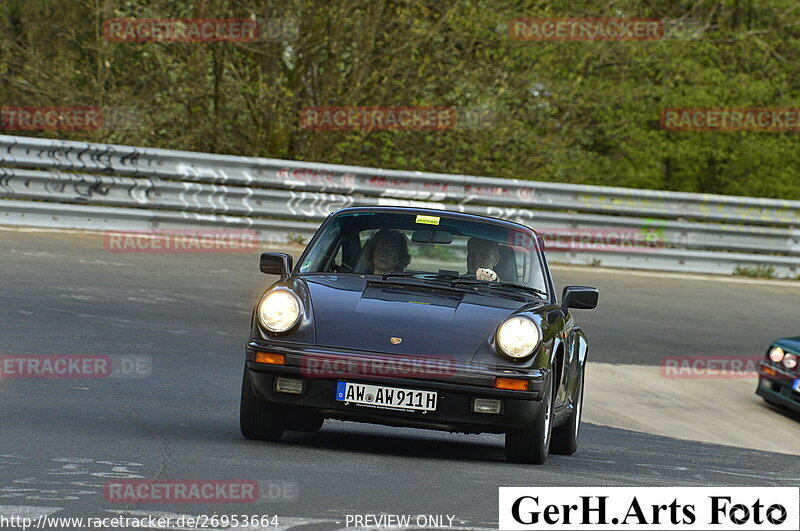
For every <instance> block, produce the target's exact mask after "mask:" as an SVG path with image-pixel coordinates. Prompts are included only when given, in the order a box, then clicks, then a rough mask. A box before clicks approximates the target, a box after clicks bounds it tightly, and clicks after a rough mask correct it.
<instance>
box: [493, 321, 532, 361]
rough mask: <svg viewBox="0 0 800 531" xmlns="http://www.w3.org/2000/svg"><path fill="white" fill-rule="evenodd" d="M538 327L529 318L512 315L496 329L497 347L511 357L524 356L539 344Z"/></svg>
mask: <svg viewBox="0 0 800 531" xmlns="http://www.w3.org/2000/svg"><path fill="white" fill-rule="evenodd" d="M539 340H541V335H540V334H539V328H538V327H537V326H536V324H535V323H534V322H533V321H531V320H530V319H526V318H524V317H512V318H511V319H509V320H507V321H506V322H504V323H503V324H501V325H500V328H498V329H497V347H498V348H499V349H500V351H501V352H502V353H503V354H506V355H507V356H510V357H512V358H517V359H519V358H524V357H526V356H529V355H530V354H531V352H533V351H534V349H535V348H536V347H537V346H538V345H539Z"/></svg>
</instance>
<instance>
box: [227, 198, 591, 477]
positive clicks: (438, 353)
mask: <svg viewBox="0 0 800 531" xmlns="http://www.w3.org/2000/svg"><path fill="white" fill-rule="evenodd" d="M261 271H263V272H264V273H268V274H275V275H279V276H280V280H278V281H277V282H275V283H274V284H273V285H271V286H270V287H269V288H267V289H266V290H265V292H264V293H263V295H262V296H261V298H260V300H259V302H258V304H257V305H256V307H255V308H254V311H253V318H252V326H251V333H250V340H249V342H248V343H247V347H246V363H245V368H244V378H243V381H242V401H241V411H240V413H241V415H240V424H241V430H242V434H243V435H244V436H245V437H247V438H250V439H258V440H276V439H278V438H279V437H280V436H281V435H282V434H283V432H284V431H285V430H302V431H316V430H318V429H319V428H320V427H321V426H322V423H323V421H324V419H326V418H333V419H341V420H351V421H360V422H371V423H379V424H386V425H394V426H409V427H418V428H430V429H439V430H448V431H453V432H466V433H481V432H491V433H503V434H505V436H506V455H507V457H508V459H509V460H511V461H514V462H524V463H542V462H544V460H545V458H546V457H547V454H548V453H558V454H572V453H574V452H575V450H576V449H577V441H578V432H579V428H580V420H581V407H582V401H583V385H584V384H583V382H584V367H585V364H586V356H587V350H588V343H587V339H586V335H585V334H584V333H583V331H582V330H581V329H580V328H579V327H578V326H577V324H576V323H575V321H574V320H573V316H572V313H571V310H572V309H591V308H594V307H595V306H596V305H597V299H598V292H597V290H596V289H594V288H589V287H582V286H570V287H567V288H565V289H564V292H563V294H562V296H561V300H560V301H559V300H558V298H557V297H556V294H555V288H554V284H553V279H552V277H551V275H550V270H549V267H548V265H547V260H546V258H545V254H544V243H543V241H542V239H541V237H540V236H539V235H538V234H537V233H536V232H534V231H533V230H531V229H530V228H528V227H525V226H523V225H519V224H517V223H512V222H508V221H502V220H498V219H492V218H487V217H481V216H475V215H469V214H462V213H454V212H447V211H442V210H428V209H413V208H399V207H384V208H348V209H344V210H340V211H338V212H335V213H333V214H331V215H330V216H329V217H328V218H327V219H326V220H325V222H324V223H323V224H322V225H321V227H320V228H319V230H318V231H317V233H316V234H315V235H314V237H313V238H312V240H311V241H310V242H309V244H308V246H307V247H306V249H305V251H304V252H303V253H302V255H301V256H300V258H299V261H298V264H297V266H296V267H292V257H291V256H290V255H288V254H283V253H263V254H262V255H261Z"/></svg>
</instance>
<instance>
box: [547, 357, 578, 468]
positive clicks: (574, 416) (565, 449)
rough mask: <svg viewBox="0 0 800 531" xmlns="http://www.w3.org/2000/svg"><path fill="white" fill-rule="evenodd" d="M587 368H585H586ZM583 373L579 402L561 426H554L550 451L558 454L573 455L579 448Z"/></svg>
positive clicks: (576, 401)
mask: <svg viewBox="0 0 800 531" xmlns="http://www.w3.org/2000/svg"><path fill="white" fill-rule="evenodd" d="M584 370H585V369H584ZM583 380H584V377H583V373H581V383H580V386H579V387H578V391H577V393H578V396H577V398H576V399H575V403H576V404H577V405H576V407H575V409H573V410H572V413H570V415H569V418H568V419H567V420H566V422H564V423H563V424H561V425H560V426H558V427H556V428H553V438H552V441H551V442H550V453H551V454H556V455H572V454H574V453H575V452H576V451H577V450H578V435H579V433H580V429H581V413H582V412H583Z"/></svg>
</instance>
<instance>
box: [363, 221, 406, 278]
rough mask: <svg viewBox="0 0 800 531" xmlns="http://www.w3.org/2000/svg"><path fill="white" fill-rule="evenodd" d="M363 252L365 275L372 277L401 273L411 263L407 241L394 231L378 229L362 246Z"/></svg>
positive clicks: (403, 236)
mask: <svg viewBox="0 0 800 531" xmlns="http://www.w3.org/2000/svg"><path fill="white" fill-rule="evenodd" d="M363 252H364V262H365V263H366V266H367V273H372V274H374V275H385V274H387V273H402V272H403V270H404V268H405V267H406V266H407V265H408V264H409V263H411V255H410V254H409V253H408V240H407V239H406V237H405V235H403V233H401V232H398V231H396V230H390V229H380V230H379V231H378V232H376V233H375V234H373V235H372V236H371V237H370V238H369V240H367V242H366V243H365V244H364V250H363Z"/></svg>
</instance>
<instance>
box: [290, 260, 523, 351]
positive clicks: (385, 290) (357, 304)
mask: <svg viewBox="0 0 800 531" xmlns="http://www.w3.org/2000/svg"><path fill="white" fill-rule="evenodd" d="M303 280H304V283H305V285H306V287H307V289H308V291H309V295H310V298H311V304H312V307H313V315H314V326H315V332H316V340H317V344H318V345H319V346H324V347H334V348H345V349H355V350H365V351H370V352H384V353H390V354H402V355H423V356H425V355H427V356H447V357H451V358H453V359H456V360H466V361H468V360H470V359H472V356H473V354H475V352H476V350H477V349H478V347H480V345H481V344H482V343H483V342H484V341H485V340H486V338H487V336H488V335H489V334H490V333H491V332H492V331H493V330H494V328H495V327H496V326H497V325H498V324H499V323H500V322H501V321H502V320H503V319H505V318H506V317H508V316H509V315H511V314H512V313H514V312H516V311H518V310H520V309H521V308H523V307H524V306H530V305H531V301H530V300H529V299H527V298H523V297H520V298H519V299H517V298H515V297H513V295H512V296H503V295H498V294H492V293H486V292H485V291H481V292H477V291H471V290H469V291H468V290H460V289H452V288H449V287H448V286H446V285H444V286H440V285H436V284H434V283H424V284H423V283H416V282H415V284H414V285H409V284H408V281H406V280H405V279H401V280H398V281H396V282H395V281H391V282H389V281H380V282H374V281H369V280H368V279H366V278H362V277H360V276H349V275H341V276H318V277H317V276H315V277H306V278H304V279H303ZM391 338H401V339H402V341H401V342H400V343H399V344H392V342H390V339H391Z"/></svg>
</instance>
